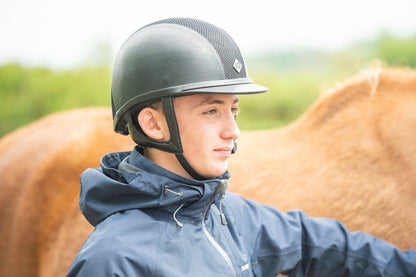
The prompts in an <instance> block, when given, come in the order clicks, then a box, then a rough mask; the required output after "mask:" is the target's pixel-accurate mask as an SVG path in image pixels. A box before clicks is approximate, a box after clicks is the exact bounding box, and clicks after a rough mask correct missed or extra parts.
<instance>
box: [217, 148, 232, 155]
mask: <svg viewBox="0 0 416 277" xmlns="http://www.w3.org/2000/svg"><path fill="white" fill-rule="evenodd" d="M232 150H233V148H232V147H221V148H216V149H214V151H215V152H217V153H221V154H223V155H225V156H230V155H231V151H232Z"/></svg>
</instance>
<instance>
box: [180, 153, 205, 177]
mask: <svg viewBox="0 0 416 277" xmlns="http://www.w3.org/2000/svg"><path fill="white" fill-rule="evenodd" d="M175 156H176V159H178V161H179V163H180V164H181V165H182V167H183V168H184V169H185V170H186V172H188V173H189V175H191V176H192V178H194V179H195V180H198V181H202V180H206V179H207V177H204V176H202V175H201V174H199V173H198V172H196V170H195V169H194V168H193V167H192V166H191V165H190V164H189V163H188V161H187V160H186V158H185V156H184V155H183V154H182V153H181V154H175Z"/></svg>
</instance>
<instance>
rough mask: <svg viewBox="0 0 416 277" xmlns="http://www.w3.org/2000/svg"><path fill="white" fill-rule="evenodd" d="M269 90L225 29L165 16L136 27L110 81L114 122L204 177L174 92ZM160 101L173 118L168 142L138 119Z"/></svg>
mask: <svg viewBox="0 0 416 277" xmlns="http://www.w3.org/2000/svg"><path fill="white" fill-rule="evenodd" d="M265 91H267V88H265V87H262V86H259V85H256V84H253V82H252V80H251V79H250V78H249V77H248V76H247V71H246V66H245V62H244V59H243V57H242V55H241V53H240V50H239V49H238V46H237V45H236V43H235V42H234V40H233V39H232V38H231V37H230V36H229V35H228V34H227V33H226V32H225V31H224V30H222V29H220V28H218V27H216V26H214V25H212V24H209V23H207V22H204V21H201V20H197V19H192V18H170V19H165V20H161V21H157V22H154V23H151V24H149V25H146V26H145V27H143V28H141V29H139V30H137V31H136V32H135V33H133V34H132V35H131V36H130V37H129V38H128V39H127V40H126V41H125V42H124V44H123V45H122V46H121V49H120V50H119V53H118V55H117V58H116V61H115V64H114V69H113V79H112V87H111V103H112V110H113V126H114V130H115V131H116V132H118V133H121V134H124V135H127V134H130V136H131V137H132V139H133V140H134V142H136V143H137V144H138V145H141V146H150V147H154V148H158V149H161V150H164V151H168V152H172V153H175V154H176V156H177V157H178V160H179V161H180V162H181V164H182V166H184V168H185V170H187V171H188V173H190V174H191V176H193V177H194V178H196V179H201V178H203V177H202V176H200V175H199V174H197V173H196V172H195V171H194V170H193V169H192V167H190V165H189V164H188V163H187V161H186V159H185V157H184V156H183V151H182V146H181V141H180V136H179V130H178V127H177V123H176V116H175V112H174V109H173V100H172V97H177V96H184V95H191V94H201V93H226V94H228V93H229V94H251V93H260V92H265ZM157 101H161V102H162V107H163V110H164V114H165V116H166V119H167V122H168V126H169V131H170V141H168V142H161V141H157V140H153V139H151V138H149V137H147V136H146V135H145V134H144V132H143V131H142V130H141V128H140V126H139V124H138V122H137V114H138V112H139V111H140V110H141V108H143V107H145V106H148V105H150V104H152V103H154V102H157Z"/></svg>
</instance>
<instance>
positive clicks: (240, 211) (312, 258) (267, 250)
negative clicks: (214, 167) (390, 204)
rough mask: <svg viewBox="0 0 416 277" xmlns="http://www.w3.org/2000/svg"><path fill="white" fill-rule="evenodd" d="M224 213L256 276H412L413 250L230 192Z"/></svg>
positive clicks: (415, 274)
mask: <svg viewBox="0 0 416 277" xmlns="http://www.w3.org/2000/svg"><path fill="white" fill-rule="evenodd" d="M227 198H228V200H229V201H227V202H229V203H230V205H227V210H228V212H230V216H231V217H232V218H233V220H234V221H235V224H236V225H237V226H238V228H240V233H241V236H242V238H243V240H244V242H245V245H246V246H247V248H248V249H247V251H248V253H249V255H250V256H251V264H252V268H253V271H254V273H255V275H256V276H276V275H277V274H278V273H284V274H287V275H289V276H344V277H345V276H383V277H384V276H386V277H393V276H394V277H405V276H409V277H410V276H412V277H416V252H415V251H414V250H408V251H400V250H399V249H397V248H396V247H394V246H393V245H391V244H389V243H387V242H385V241H383V240H381V239H378V238H375V237H373V236H371V235H369V234H366V233H362V232H349V231H348V230H347V229H346V228H345V227H344V226H343V225H342V224H341V223H340V222H339V221H337V220H333V219H328V218H311V217H308V216H307V215H306V214H305V213H303V212H302V211H299V210H294V211H290V212H287V213H283V212H280V211H279V210H277V209H275V208H273V207H269V206H266V205H262V204H258V203H256V202H254V201H250V200H246V199H243V198H241V197H239V196H236V195H234V194H230V195H229V196H228V197H227Z"/></svg>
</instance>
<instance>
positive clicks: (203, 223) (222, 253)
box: [202, 193, 237, 276]
mask: <svg viewBox="0 0 416 277" xmlns="http://www.w3.org/2000/svg"><path fill="white" fill-rule="evenodd" d="M216 195H217V194H216V193H215V194H214V195H213V196H212V198H211V200H210V201H209V203H208V205H207V207H206V208H205V211H204V215H203V217H202V231H203V232H204V234H205V236H206V237H207V238H208V240H209V242H210V243H211V244H212V245H213V246H214V247H215V249H217V251H218V252H219V253H220V255H221V256H222V257H223V259H224V260H225V262H226V263H227V265H228V267H229V268H230V270H231V273H232V274H233V276H237V273H236V272H235V270H234V265H233V263H232V261H231V259H230V257H229V256H228V255H227V253H226V252H225V250H224V249H223V248H222V247H221V246H220V245H219V244H218V242H217V241H216V240H215V239H214V238H213V237H212V235H211V234H210V233H209V232H208V229H207V227H206V226H205V218H206V216H207V213H208V210H209V208H210V206H211V204H212V202H213V201H214V199H215V196H216Z"/></svg>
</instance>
